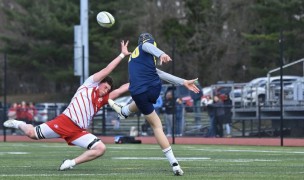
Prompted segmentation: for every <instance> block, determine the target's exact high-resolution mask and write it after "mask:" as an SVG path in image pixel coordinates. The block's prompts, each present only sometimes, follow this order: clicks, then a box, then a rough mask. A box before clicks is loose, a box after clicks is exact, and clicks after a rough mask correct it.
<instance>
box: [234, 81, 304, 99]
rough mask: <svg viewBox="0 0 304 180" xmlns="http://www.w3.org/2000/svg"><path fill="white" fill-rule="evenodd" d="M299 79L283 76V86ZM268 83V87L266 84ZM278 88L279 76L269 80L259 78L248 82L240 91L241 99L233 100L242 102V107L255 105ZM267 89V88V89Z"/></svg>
mask: <svg viewBox="0 0 304 180" xmlns="http://www.w3.org/2000/svg"><path fill="white" fill-rule="evenodd" d="M299 79H301V77H300V76H283V85H284V86H286V85H290V84H291V83H292V82H295V81H297V80H299ZM268 83H269V86H267V84H268ZM279 86H280V76H274V77H270V78H269V82H268V78H267V77H259V78H256V79H253V80H252V81H250V82H248V83H247V84H246V85H245V86H244V87H243V88H242V90H241V94H242V98H238V99H235V101H236V100H240V101H242V103H244V105H255V104H256V103H257V102H265V100H266V98H267V96H268V99H269V98H270V96H272V95H273V94H274V93H272V94H271V91H274V90H275V89H277V88H278V87H279ZM267 87H269V88H268V89H267Z"/></svg>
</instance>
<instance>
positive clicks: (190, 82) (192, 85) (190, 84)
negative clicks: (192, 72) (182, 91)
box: [184, 78, 200, 93]
mask: <svg viewBox="0 0 304 180" xmlns="http://www.w3.org/2000/svg"><path fill="white" fill-rule="evenodd" d="M197 80H198V78H196V79H192V80H185V81H184V86H185V87H186V88H187V89H189V90H190V91H193V92H195V93H199V92H200V89H199V88H198V87H197V86H196V85H195V81H197Z"/></svg>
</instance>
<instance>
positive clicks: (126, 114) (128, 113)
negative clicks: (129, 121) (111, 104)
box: [121, 105, 132, 116]
mask: <svg viewBox="0 0 304 180" xmlns="http://www.w3.org/2000/svg"><path fill="white" fill-rule="evenodd" d="M129 106H130V105H126V106H124V107H122V109H121V112H122V114H123V115H125V116H130V115H131V114H132V112H131V111H130V109H129Z"/></svg>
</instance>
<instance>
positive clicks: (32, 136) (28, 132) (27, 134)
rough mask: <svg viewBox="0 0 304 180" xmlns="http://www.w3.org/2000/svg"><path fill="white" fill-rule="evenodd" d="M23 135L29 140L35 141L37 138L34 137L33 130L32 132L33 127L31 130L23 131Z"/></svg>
mask: <svg viewBox="0 0 304 180" xmlns="http://www.w3.org/2000/svg"><path fill="white" fill-rule="evenodd" d="M24 133H25V135H26V136H27V137H29V138H31V139H35V140H37V139H38V138H37V137H36V134H35V130H34V127H33V128H27V129H26V130H25V131H24Z"/></svg>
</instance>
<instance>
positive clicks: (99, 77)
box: [93, 40, 131, 82]
mask: <svg viewBox="0 0 304 180" xmlns="http://www.w3.org/2000/svg"><path fill="white" fill-rule="evenodd" d="M128 44H129V41H127V42H126V43H125V42H124V40H122V41H121V42H120V45H121V53H120V55H119V56H117V57H116V58H115V59H114V60H112V61H111V62H110V63H109V64H108V65H107V67H105V68H103V69H102V70H100V71H99V72H97V73H95V74H94V75H93V80H94V81H95V82H100V81H101V80H103V79H104V78H105V77H106V76H108V75H109V74H110V73H111V72H112V71H113V70H114V69H115V68H116V66H117V65H118V64H119V63H120V61H121V60H122V59H123V58H124V57H125V56H128V55H130V54H131V53H130V52H129V51H128Z"/></svg>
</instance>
